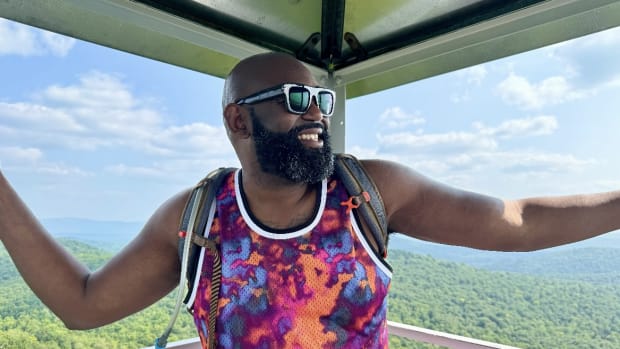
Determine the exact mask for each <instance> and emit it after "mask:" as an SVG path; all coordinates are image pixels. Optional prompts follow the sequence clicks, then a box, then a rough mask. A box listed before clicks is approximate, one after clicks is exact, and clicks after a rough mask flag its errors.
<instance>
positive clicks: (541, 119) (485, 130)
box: [474, 115, 558, 139]
mask: <svg viewBox="0 0 620 349" xmlns="http://www.w3.org/2000/svg"><path fill="white" fill-rule="evenodd" d="M474 127H476V128H477V129H478V131H479V132H480V134H481V135H485V136H495V137H499V138H505V139H507V138H514V137H517V136H520V137H523V136H543V135H548V134H552V133H553V132H555V130H556V129H557V128H558V121H557V119H556V118H555V117H554V116H545V115H543V116H537V117H533V118H526V119H512V120H507V121H504V122H502V123H501V124H500V125H499V126H497V127H487V126H484V125H483V124H482V123H476V124H474Z"/></svg>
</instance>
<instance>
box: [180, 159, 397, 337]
mask: <svg viewBox="0 0 620 349" xmlns="http://www.w3.org/2000/svg"><path fill="white" fill-rule="evenodd" d="M239 178H240V172H239V171H237V172H235V173H233V174H231V175H230V176H229V177H228V178H227V179H226V180H225V182H224V185H223V186H222V188H220V190H219V191H218V194H217V201H216V203H214V205H213V207H212V208H211V216H210V219H209V221H208V224H207V230H208V231H209V233H208V234H209V238H210V239H215V241H217V242H218V244H219V245H220V255H221V259H222V285H221V289H220V297H219V302H218V316H217V323H216V331H215V332H216V341H217V344H216V346H217V347H218V348H240V349H243V348H248V349H250V348H251V349H256V348H356V349H357V348H387V346H388V335H387V323H386V321H387V319H386V312H387V292H388V289H389V287H390V279H391V270H390V269H389V268H388V267H387V266H386V265H384V264H382V262H381V261H380V260H379V259H378V258H377V257H376V256H375V255H374V254H373V252H372V250H371V249H370V248H369V247H368V244H367V242H366V240H365V239H364V238H363V237H362V234H361V232H360V229H359V228H358V224H357V222H356V221H355V219H354V215H353V214H352V213H351V212H350V209H347V207H346V206H344V205H342V204H341V203H344V202H345V201H347V199H348V195H347V192H346V189H345V188H344V186H343V185H342V183H341V182H340V181H338V180H337V179H334V178H331V179H328V180H325V181H323V183H321V190H320V193H321V195H320V199H319V201H318V208H317V210H316V211H317V214H316V216H315V217H314V219H313V220H312V222H309V223H308V224H307V225H305V226H303V227H301V228H299V229H297V230H295V231H292V232H285V233H281V232H277V233H275V232H270V231H267V229H266V228H264V227H262V225H261V224H260V223H257V222H255V221H254V220H253V219H252V216H251V214H250V213H249V212H248V208H247V207H246V205H245V204H244V202H243V199H242V196H241V193H240V188H239V186H238V185H236V183H237V182H238V180H239ZM212 258H213V256H211V253H209V252H205V250H204V249H203V251H202V252H201V256H200V260H199V265H200V266H201V272H200V273H197V278H198V280H197V282H195V283H194V284H195V287H194V290H193V292H192V295H191V298H190V302H189V303H188V304H189V305H190V307H191V310H192V312H193V315H194V321H195V323H196V326H197V328H198V333H199V336H200V340H201V343H202V346H203V348H207V347H208V344H207V343H208V328H209V324H208V321H209V310H210V309H209V308H210V307H209V300H210V296H211V294H210V293H211V292H210V290H211V271H212V268H211V265H212V261H213V259H212Z"/></svg>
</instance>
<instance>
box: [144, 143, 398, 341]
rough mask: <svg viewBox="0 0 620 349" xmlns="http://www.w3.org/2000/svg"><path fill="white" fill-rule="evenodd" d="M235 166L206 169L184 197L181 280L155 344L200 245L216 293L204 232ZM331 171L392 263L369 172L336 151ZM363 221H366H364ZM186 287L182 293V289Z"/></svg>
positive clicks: (193, 269)
mask: <svg viewBox="0 0 620 349" xmlns="http://www.w3.org/2000/svg"><path fill="white" fill-rule="evenodd" d="M235 170H236V168H232V167H228V168H224V167H222V168H219V169H217V170H214V171H212V172H211V173H209V174H208V175H207V176H206V177H205V178H204V179H202V180H201V181H200V182H199V183H198V184H197V185H196V186H195V187H194V189H193V190H192V193H191V195H190V197H189V199H188V200H187V203H186V206H185V210H184V211H183V215H182V216H181V222H180V224H179V258H180V259H181V280H180V281H179V285H180V287H179V289H178V290H177V292H178V293H177V303H176V306H175V309H174V312H173V315H172V317H171V319H170V323H169V324H168V327H167V329H166V330H165V331H164V333H163V334H162V336H160V337H159V338H157V339H156V341H155V348H156V349H163V348H165V347H166V344H167V338H168V336H169V335H170V331H171V330H172V326H173V325H174V322H175V321H176V317H177V315H178V313H179V310H180V307H181V303H183V304H185V305H187V302H188V301H189V299H190V297H191V293H192V290H193V287H194V282H195V279H196V273H197V271H198V268H199V265H198V259H199V256H200V248H199V247H205V248H207V249H208V250H209V251H210V252H211V253H212V254H213V256H214V261H213V275H212V280H211V294H212V295H218V294H219V287H220V285H221V280H220V279H221V260H220V256H219V249H218V247H217V246H216V244H215V243H214V242H213V241H212V240H210V239H208V238H205V237H204V236H203V233H204V231H205V227H206V225H207V220H208V217H209V216H210V212H209V211H210V210H211V209H212V208H213V205H212V203H213V201H214V200H215V195H216V192H217V190H218V189H219V188H220V187H221V185H222V182H223V181H224V179H225V178H226V176H227V175H228V174H230V173H231V172H232V171H235ZM334 171H335V174H336V176H337V177H338V178H339V179H340V180H341V181H342V183H343V184H344V186H345V188H346V190H347V193H348V194H349V195H350V196H349V200H348V201H347V202H346V204H347V206H348V207H349V208H350V209H352V212H353V214H354V215H355V218H356V220H357V221H358V222H360V223H362V224H361V225H360V229H361V230H362V235H363V237H364V239H365V240H366V242H367V243H368V245H369V246H370V247H371V250H372V252H373V253H374V254H375V256H377V257H378V260H379V261H381V263H383V264H384V265H385V266H386V267H387V268H389V269H390V270H391V266H390V265H389V263H388V262H387V261H386V260H385V258H387V244H388V237H389V233H390V232H389V231H388V227H387V218H386V214H385V206H384V205H383V200H382V199H381V195H380V194H379V191H378V190H377V187H376V186H375V183H374V182H373V180H372V178H370V177H369V176H368V174H367V173H366V170H365V169H364V168H363V167H362V164H361V163H360V162H359V160H358V159H357V158H355V157H354V156H352V155H349V154H336V155H335V158H334ZM364 224H365V225H364ZM184 289H185V290H186V292H185V296H183V290H184ZM217 301H218V297H217V296H215V297H211V309H212V311H211V312H210V314H209V327H210V328H209V329H208V331H209V347H210V348H213V347H214V344H215V335H214V334H215V323H216V316H217Z"/></svg>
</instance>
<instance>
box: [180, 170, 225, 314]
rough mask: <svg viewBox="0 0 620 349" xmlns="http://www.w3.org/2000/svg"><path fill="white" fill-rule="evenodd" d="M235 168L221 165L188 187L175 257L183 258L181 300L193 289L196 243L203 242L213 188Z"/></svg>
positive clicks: (214, 189) (197, 255) (213, 193)
mask: <svg viewBox="0 0 620 349" xmlns="http://www.w3.org/2000/svg"><path fill="white" fill-rule="evenodd" d="M234 170H236V169H235V168H232V167H228V168H226V167H221V168H219V169H217V170H213V171H211V172H210V173H209V174H208V175H207V176H206V177H205V178H203V179H202V180H201V181H200V182H198V184H196V186H195V187H194V189H193V190H192V193H191V195H190V196H189V199H188V200H187V203H186V204H185V209H184V211H183V215H182V216H181V222H180V224H179V244H178V247H179V258H180V259H181V262H183V258H187V270H186V276H187V287H188V292H187V294H186V295H185V300H184V303H186V302H187V301H188V300H189V297H190V295H191V291H192V289H193V284H194V279H195V276H196V271H197V269H198V265H197V264H198V257H199V255H200V250H199V249H198V248H196V246H197V245H201V246H202V245H204V244H205V242H204V240H205V239H204V233H205V227H206V225H207V221H208V219H209V210H210V209H211V206H212V203H213V202H214V201H215V195H216V193H217V190H218V189H219V188H220V186H221V185H222V182H223V181H224V179H225V178H226V176H227V175H228V174H229V173H230V172H232V171H234ZM186 239H189V241H188V245H189V248H188V249H185V245H186Z"/></svg>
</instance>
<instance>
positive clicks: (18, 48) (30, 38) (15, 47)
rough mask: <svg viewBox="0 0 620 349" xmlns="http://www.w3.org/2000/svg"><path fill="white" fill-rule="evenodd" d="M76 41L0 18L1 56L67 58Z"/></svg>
mask: <svg viewBox="0 0 620 349" xmlns="http://www.w3.org/2000/svg"><path fill="white" fill-rule="evenodd" d="M75 42H76V40H75V39H72V38H68V37H65V36H62V35H59V34H55V33H51V32H47V31H44V30H39V29H34V28H31V27H29V26H26V25H23V24H19V23H16V22H12V21H9V20H6V19H3V18H0V55H19V56H42V55H47V54H51V55H54V56H58V57H64V56H66V55H67V54H68V53H69V51H70V50H71V49H72V48H73V46H74V45H75Z"/></svg>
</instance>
